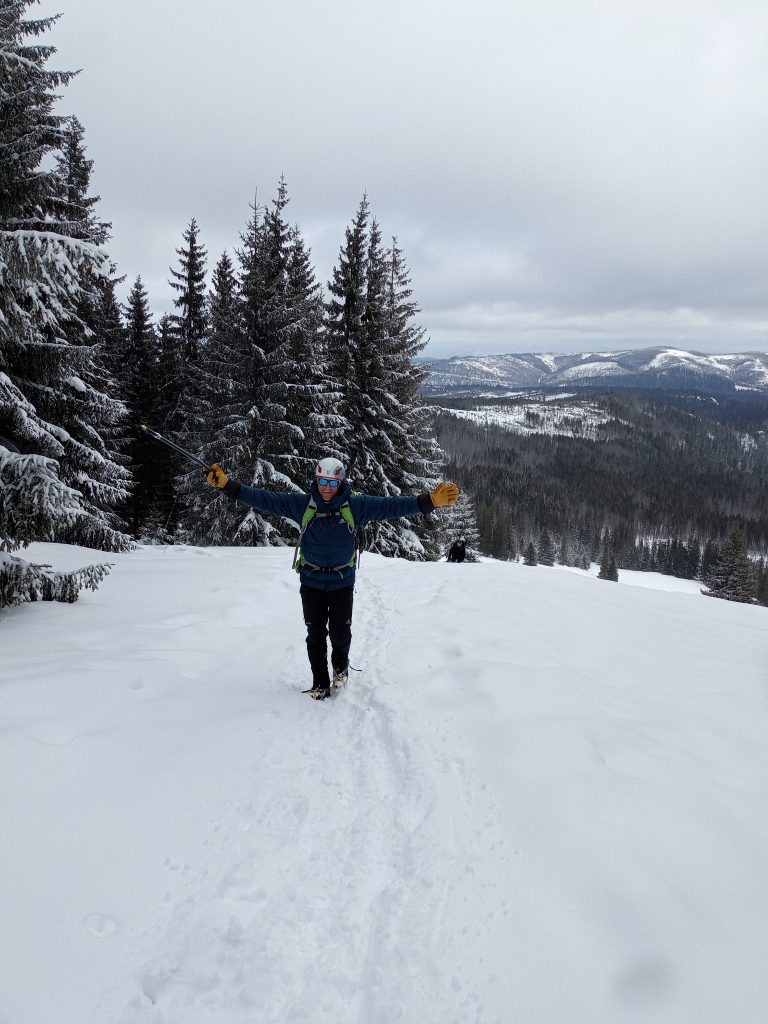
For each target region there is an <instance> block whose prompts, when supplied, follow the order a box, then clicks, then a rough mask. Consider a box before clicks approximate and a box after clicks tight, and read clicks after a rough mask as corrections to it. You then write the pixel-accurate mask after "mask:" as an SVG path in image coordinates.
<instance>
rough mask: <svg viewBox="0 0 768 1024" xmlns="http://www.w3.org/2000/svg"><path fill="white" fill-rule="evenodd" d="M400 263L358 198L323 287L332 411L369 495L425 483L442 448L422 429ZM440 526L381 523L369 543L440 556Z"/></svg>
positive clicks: (415, 340) (352, 468) (355, 474)
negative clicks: (335, 400)
mask: <svg viewBox="0 0 768 1024" xmlns="http://www.w3.org/2000/svg"><path fill="white" fill-rule="evenodd" d="M409 284H410V282H409V280H408V273H407V268H406V267H405V264H404V261H403V259H402V253H401V252H400V250H399V249H397V246H396V245H395V246H393V249H392V250H391V251H390V252H385V250H384V249H383V246H382V239H381V231H380V229H379V226H378V224H377V222H376V220H375V219H371V216H370V208H369V205H368V199H367V197H366V196H364V197H363V199H362V201H361V203H360V205H359V207H358V210H357V213H356V215H355V217H354V219H353V221H352V224H351V225H350V227H348V228H347V231H346V238H345V244H344V246H343V247H342V249H341V251H340V253H339V259H338V262H337V265H336V267H335V268H334V271H333V277H332V280H331V281H330V283H329V285H328V291H329V294H330V297H329V301H328V302H327V304H326V332H327V337H328V345H329V352H330V365H331V374H332V376H333V377H334V378H335V379H336V380H337V381H340V382H343V389H342V398H341V400H340V402H339V406H338V411H339V412H340V413H341V415H342V416H343V418H344V421H345V426H344V432H343V439H342V447H343V449H344V457H345V459H346V462H347V466H348V473H349V475H350V477H351V478H352V480H353V483H354V486H355V487H356V488H357V489H359V490H362V491H364V492H366V493H372V494H384V495H396V494H401V493H403V492H407V491H411V492H412V491H413V490H424V489H427V488H429V489H431V486H433V485H434V480H435V478H436V477H437V475H438V463H437V456H438V454H439V449H438V448H437V446H436V444H435V443H434V441H433V440H431V439H430V438H429V437H428V435H427V433H426V417H425V416H424V415H423V413H422V410H421V408H420V405H419V402H418V397H417V393H418V387H419V383H420V379H419V376H420V375H419V374H418V373H417V372H416V371H415V370H414V368H413V365H412V363H411V358H412V356H413V355H414V354H415V353H416V352H417V351H419V349H420V348H422V347H423V344H424V341H423V331H422V330H421V329H420V328H418V327H417V326H415V325H414V324H413V322H412V318H413V316H414V315H415V313H416V310H417V307H416V306H415V304H414V303H413V302H412V300H411V298H410V296H411V292H410V288H409ZM444 539H445V537H444V534H443V535H441V533H440V531H439V528H438V529H436V528H435V525H434V524H431V523H430V522H429V521H427V522H426V523H425V522H422V523H420V524H412V523H402V524H398V523H391V522H388V523H380V524H376V525H375V526H374V527H373V528H372V529H371V530H370V531H369V538H368V546H369V547H372V548H373V549H374V550H377V551H380V552H382V553H383V554H398V555H400V556H403V557H408V558H417V559H421V558H425V557H432V558H435V557H438V554H439V550H440V547H441V544H442V543H443V542H444Z"/></svg>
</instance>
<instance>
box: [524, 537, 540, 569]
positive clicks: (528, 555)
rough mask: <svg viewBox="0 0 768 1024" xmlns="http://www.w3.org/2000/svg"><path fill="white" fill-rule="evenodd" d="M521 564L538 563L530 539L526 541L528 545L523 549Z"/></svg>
mask: <svg viewBox="0 0 768 1024" xmlns="http://www.w3.org/2000/svg"><path fill="white" fill-rule="evenodd" d="M523 565H538V563H537V561H536V548H535V547H534V546H533V541H532V540H531V541H529V542H528V546H527V547H526V549H525V554H524V555H523Z"/></svg>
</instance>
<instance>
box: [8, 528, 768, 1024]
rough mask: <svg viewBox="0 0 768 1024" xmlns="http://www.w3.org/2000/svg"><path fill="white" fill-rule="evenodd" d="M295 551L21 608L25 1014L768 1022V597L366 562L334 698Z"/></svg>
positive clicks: (147, 556)
mask: <svg viewBox="0 0 768 1024" xmlns="http://www.w3.org/2000/svg"><path fill="white" fill-rule="evenodd" d="M31 552H32V557H33V558H34V559H35V560H44V561H48V562H52V563H53V564H54V565H56V566H57V567H59V568H68V567H74V566H77V565H82V564H84V563H86V562H89V561H93V560H99V559H100V558H103V556H99V555H98V553H96V554H94V553H92V552H83V551H82V550H78V549H68V548H63V547H54V546H48V545H35V546H34V547H33V548H32V549H31ZM290 558H291V553H290V552H289V551H287V550H285V549H283V550H266V551H265V550H235V549H215V550H213V549H212V550H202V549H194V548H183V547H178V548H168V549H162V548H145V549H142V550H140V551H138V552H136V553H134V554H129V555H118V556H111V557H110V560H111V561H113V562H115V563H116V564H115V568H114V569H113V572H112V575H111V576H110V577H109V578H108V579H107V580H105V581H104V582H103V583H102V585H101V588H100V590H99V591H98V592H97V593H96V594H91V593H86V594H84V595H83V596H82V597H81V599H80V601H79V602H78V603H77V604H75V605H72V606H64V605H54V604H37V605H32V606H29V605H27V606H25V607H21V608H15V609H7V610H5V611H2V612H0V630H1V631H2V632H1V634H0V635H1V636H2V662H1V663H0V700H1V701H2V708H3V714H2V733H1V735H0V805H1V806H0V811H1V813H2V821H3V829H2V841H0V890H1V901H0V902H1V905H2V912H1V913H0V948H1V949H2V957H1V958H0V1020H1V1021H2V1022H3V1024H213V1022H216V1024H246V1022H247V1024H273V1022H274V1024H277V1022H294V1024H296V1022H307V1024H310V1022H311V1024H326V1022H328V1024H331V1022H332V1024H393V1022H397V1021H400V1022H403V1024H451V1022H461V1024H470V1022H472V1024H492V1022H500V1024H509V1022H512V1021H515V1022H520V1024H633V1022H642V1024H765V1021H766V1019H767V1018H766V1014H768V972H767V971H766V970H765V967H766V963H768V746H767V745H766V735H767V734H768V612H767V611H766V609H764V608H756V607H746V606H743V605H737V604H729V603H727V602H724V601H717V600H713V599H708V598H704V597H702V596H700V595H699V594H698V592H697V588H696V587H695V586H690V585H688V584H685V585H682V584H679V581H670V580H669V579H666V580H664V579H662V578H660V577H648V576H645V577H641V579H639V580H638V579H637V578H636V577H637V576H641V574H635V575H634V577H633V578H631V579H630V578H629V577H628V574H627V579H626V580H625V579H624V576H625V574H623V573H622V581H620V582H619V583H618V584H613V583H607V582H603V581H600V580H597V579H596V578H595V577H594V576H593V575H590V576H587V575H585V574H583V573H580V572H577V571H563V570H552V569H546V568H543V567H541V566H539V567H537V568H527V567H525V566H522V565H518V564H505V563H497V562H492V561H485V562H482V563H479V564H472V565H470V564H464V565H448V564H447V563H444V562H443V563H440V564H429V565H417V564H412V563H406V562H397V561H389V560H385V559H382V558H379V557H376V556H371V555H366V556H365V557H364V558H363V568H362V570H361V573H360V577H359V583H358V589H357V593H356V596H355V602H356V612H355V628H354V643H353V650H352V663H353V664H354V665H355V666H357V667H359V668H362V669H363V671H362V672H361V673H353V674H352V675H353V678H352V679H351V682H350V685H349V686H348V687H347V689H346V691H344V692H341V693H340V694H339V695H338V696H337V697H335V698H334V699H333V700H332V701H328V702H326V703H325V704H322V703H320V704H318V703H314V702H312V701H311V700H309V698H308V697H306V696H303V695H302V694H301V692H300V690H301V689H302V687H304V686H307V685H308V674H307V669H306V665H305V651H304V638H303V626H302V622H301V615H300V606H299V597H298V593H297V589H298V587H297V581H296V578H295V576H294V574H292V573H291V571H290V568H289V563H290ZM644 581H645V585H640V586H637V585H635V586H627V585H626V583H627V582H633V583H636V584H637V583H640V584H643V582H644ZM648 583H652V584H655V585H659V586H662V587H664V586H672V587H674V589H672V590H670V591H666V590H664V589H659V590H654V589H649V588H648V586H647V584H648Z"/></svg>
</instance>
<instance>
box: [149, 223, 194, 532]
mask: <svg viewBox="0 0 768 1024" xmlns="http://www.w3.org/2000/svg"><path fill="white" fill-rule="evenodd" d="M176 254H177V256H178V257H179V263H178V269H174V268H173V267H171V268H170V271H171V279H170V281H169V282H168V283H169V284H170V286H171V288H172V289H174V291H176V293H177V295H176V298H174V300H173V302H174V307H175V308H176V310H177V311H178V312H176V313H172V314H168V315H166V316H164V317H162V319H161V320H160V323H159V325H158V328H159V349H160V352H159V363H158V369H159V374H158V400H157V408H156V411H155V426H156V427H157V428H158V429H159V430H161V431H162V433H164V434H166V435H167V436H168V437H170V438H171V439H172V440H174V441H177V442H178V443H179V444H181V445H182V446H184V447H188V445H189V443H190V442H189V437H188V433H189V426H190V425H189V424H188V420H189V417H190V416H192V415H194V413H195V401H194V399H193V398H192V396H191V394H190V387H191V373H192V368H193V367H194V366H196V365H197V362H198V360H199V358H200V353H201V351H202V349H203V347H204V345H205V341H206V337H207V334H208V297H207V294H206V286H205V275H206V263H207V259H208V256H207V252H206V250H205V247H204V246H203V245H202V244H201V243H200V241H199V229H198V226H197V221H196V220H195V218H194V217H193V218H192V220H191V221H190V224H189V227H188V228H187V229H186V230H185V232H184V234H183V244H182V246H181V247H180V248H178V249H177V250H176ZM159 465H160V467H161V475H160V479H159V481H158V486H157V494H156V501H155V506H154V509H153V513H152V516H151V518H150V521H149V522H148V523H147V530H148V532H149V533H151V535H152V536H153V537H154V538H155V539H156V540H159V541H162V542H163V543H167V542H170V541H172V540H173V539H174V538H175V537H176V534H177V528H178V525H179V521H180V519H181V518H182V515H183V503H182V497H181V490H182V489H183V483H182V481H181V480H180V479H179V478H180V477H183V475H184V474H185V473H186V465H185V463H184V460H183V459H182V457H181V456H179V455H176V454H175V453H174V452H173V451H171V450H170V449H168V448H166V449H164V451H163V456H162V459H161V460H160V463H159Z"/></svg>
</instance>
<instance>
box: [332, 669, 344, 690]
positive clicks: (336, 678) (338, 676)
mask: <svg viewBox="0 0 768 1024" xmlns="http://www.w3.org/2000/svg"><path fill="white" fill-rule="evenodd" d="M346 685H347V669H345V668H342V669H339V671H338V672H337V671H336V669H334V670H333V679H332V680H331V686H346Z"/></svg>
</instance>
